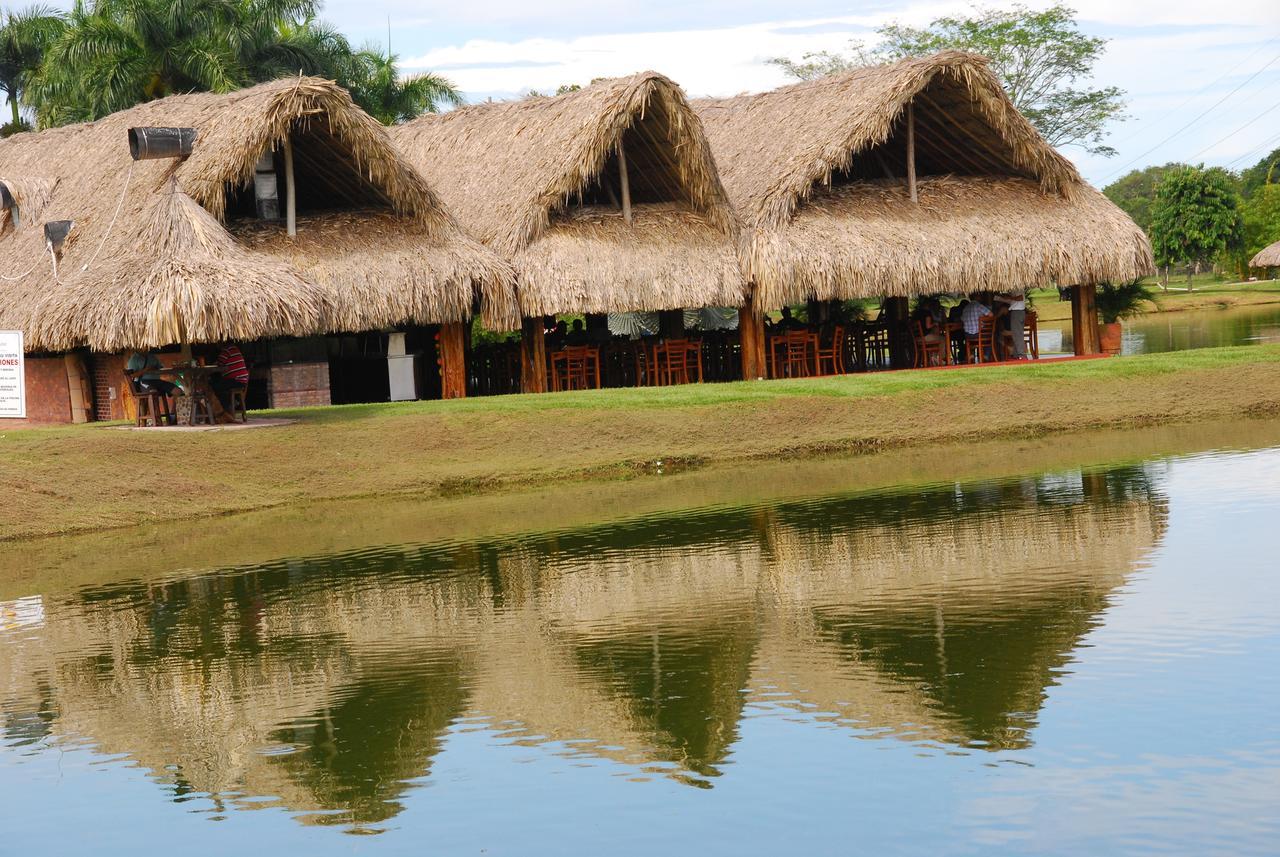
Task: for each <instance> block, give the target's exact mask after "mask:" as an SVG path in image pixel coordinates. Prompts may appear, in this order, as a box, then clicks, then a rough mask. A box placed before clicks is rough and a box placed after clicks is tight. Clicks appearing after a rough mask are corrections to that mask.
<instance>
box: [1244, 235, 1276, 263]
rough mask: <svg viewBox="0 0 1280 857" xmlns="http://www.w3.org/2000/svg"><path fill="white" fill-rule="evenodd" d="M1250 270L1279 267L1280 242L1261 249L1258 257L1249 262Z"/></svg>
mask: <svg viewBox="0 0 1280 857" xmlns="http://www.w3.org/2000/svg"><path fill="white" fill-rule="evenodd" d="M1249 267H1250V268H1275V267H1280V241H1277V242H1276V243H1274V244H1270V245H1268V246H1266V247H1263V248H1262V249H1261V250H1259V251H1258V255H1256V256H1254V257H1253V258H1252V259H1250V260H1249Z"/></svg>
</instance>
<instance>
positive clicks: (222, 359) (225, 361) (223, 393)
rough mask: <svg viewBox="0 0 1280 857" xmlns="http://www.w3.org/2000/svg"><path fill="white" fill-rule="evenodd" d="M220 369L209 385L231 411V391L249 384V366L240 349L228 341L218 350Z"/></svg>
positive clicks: (224, 406) (223, 404)
mask: <svg viewBox="0 0 1280 857" xmlns="http://www.w3.org/2000/svg"><path fill="white" fill-rule="evenodd" d="M218 370H219V373H218V374H217V375H214V376H213V377H212V378H211V379H210V380H209V385H210V386H211V387H213V391H214V392H215V393H217V394H218V400H219V401H220V402H222V407H223V408H225V409H226V410H227V411H230V410H231V391H232V390H243V389H244V388H245V387H247V386H249V366H248V364H246V363H245V362H244V355H243V354H241V353H240V349H239V348H238V347H236V346H235V345H232V344H230V343H228V344H226V345H224V346H222V350H221V351H219V352H218Z"/></svg>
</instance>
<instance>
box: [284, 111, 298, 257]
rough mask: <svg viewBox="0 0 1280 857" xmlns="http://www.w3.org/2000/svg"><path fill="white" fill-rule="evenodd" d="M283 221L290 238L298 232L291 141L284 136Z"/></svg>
mask: <svg viewBox="0 0 1280 857" xmlns="http://www.w3.org/2000/svg"><path fill="white" fill-rule="evenodd" d="M284 199H285V202H284V211H285V214H284V222H285V231H286V232H288V233H289V237H290V238H292V237H294V236H295V235H297V234H298V201H297V194H296V192H295V190H294V187H293V143H292V142H291V141H290V140H289V137H288V135H285V138H284Z"/></svg>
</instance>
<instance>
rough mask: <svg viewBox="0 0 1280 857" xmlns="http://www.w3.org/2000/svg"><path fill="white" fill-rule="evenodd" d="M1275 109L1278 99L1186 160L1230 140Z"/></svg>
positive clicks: (1278, 103)
mask: <svg viewBox="0 0 1280 857" xmlns="http://www.w3.org/2000/svg"><path fill="white" fill-rule="evenodd" d="M1277 109H1280V101H1277V102H1276V103H1275V104H1272V105H1271V106H1270V107H1268V108H1267V109H1266V110H1264V111H1262V112H1261V113H1259V114H1258V115H1257V116H1255V117H1253V118H1252V119H1250V120H1249V121H1248V122H1246V123H1244V124H1243V125H1241V126H1240V127H1239V128H1237V129H1236V130H1234V131H1232V132H1231V133H1230V134H1228V135H1227V136H1225V137H1223V138H1222V139H1221V140H1218V141H1216V142H1213V143H1210V144H1209V145H1207V146H1205V147H1204V148H1203V149H1201V150H1200V151H1198V152H1196V153H1195V154H1194V155H1192V156H1191V157H1189V158H1187V160H1188V161H1194V160H1195V159H1196V158H1198V157H1200V156H1201V155H1203V154H1204V153H1205V152H1207V151H1209V150H1210V149H1212V148H1213V147H1214V146H1217V145H1218V144H1219V143H1225V142H1227V141H1228V140H1230V139H1231V138H1232V137H1234V136H1235V135H1237V134H1239V133H1240V132H1241V131H1243V130H1244V129H1245V128H1248V127H1249V126H1250V125H1252V124H1253V123H1254V122H1257V121H1258V120H1259V119H1261V118H1262V117H1264V116H1266V115H1267V114H1268V113H1273V112H1275V111H1276V110H1277Z"/></svg>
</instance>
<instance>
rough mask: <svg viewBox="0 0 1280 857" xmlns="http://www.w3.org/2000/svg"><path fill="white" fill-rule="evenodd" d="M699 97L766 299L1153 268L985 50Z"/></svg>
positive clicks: (1066, 281)
mask: <svg viewBox="0 0 1280 857" xmlns="http://www.w3.org/2000/svg"><path fill="white" fill-rule="evenodd" d="M693 107H694V109H695V111H696V112H697V113H698V116H699V117H700V118H701V119H702V122H703V125H704V126H705V128H706V131H707V137H708V139H709V140H710V141H711V147H712V151H713V152H714V153H715V157H716V161H717V164H718V165H719V167H720V175H721V177H722V178H723V180H724V184H725V187H726V188H727V189H728V191H729V196H730V199H731V201H732V202H733V204H734V207H735V208H736V209H737V211H738V213H739V214H740V216H741V217H742V219H743V223H744V227H745V228H746V229H747V230H749V232H748V234H747V236H746V240H745V241H744V244H743V247H744V251H743V267H744V269H745V271H746V273H747V276H748V278H749V279H750V280H751V281H753V282H754V283H755V284H756V289H757V291H756V301H757V305H758V306H762V307H774V306H777V305H779V304H783V303H790V302H794V301H799V300H803V299H805V298H810V297H812V298H819V299H835V298H858V297H871V296H908V295H914V294H927V293H937V292H950V291H970V290H973V289H975V288H991V289H1020V288H1025V287H1032V286H1039V285H1047V284H1049V283H1057V284H1061V285H1073V284H1080V283H1097V282H1101V281H1108V280H1125V279H1130V278H1133V277H1137V276H1139V275H1142V274H1146V273H1148V272H1149V271H1150V270H1151V269H1152V260H1151V248H1150V245H1149V243H1148V241H1147V238H1146V236H1145V235H1144V234H1143V232H1142V230H1140V229H1139V228H1138V227H1137V226H1136V225H1135V224H1134V223H1133V221H1132V220H1130V219H1129V218H1128V217H1127V216H1126V215H1125V214H1124V213H1123V212H1122V211H1120V209H1118V208H1116V207H1115V206H1114V205H1113V204H1112V203H1111V202H1110V201H1108V200H1107V199H1106V198H1105V197H1103V196H1102V194H1100V193H1098V192H1097V191H1096V190H1094V189H1093V188H1091V187H1089V186H1088V185H1087V184H1086V183H1085V182H1084V180H1083V179H1081V177H1080V175H1079V173H1077V172H1076V169H1075V168H1074V167H1073V166H1072V165H1071V163H1070V162H1069V161H1067V160H1066V159H1065V158H1063V157H1062V156H1061V155H1060V154H1058V153H1057V152H1056V151H1055V150H1054V149H1053V147H1051V146H1050V145H1049V144H1048V143H1046V142H1045V141H1044V139H1043V138H1042V137H1041V136H1040V135H1039V133H1037V132H1036V130H1035V128H1033V127H1032V126H1031V124H1030V123H1029V122H1028V121H1027V120H1026V119H1025V118H1024V117H1023V116H1022V115H1021V114H1020V113H1019V112H1018V111H1017V109H1016V108H1015V107H1014V106H1013V104H1012V102H1010V101H1009V98H1008V96H1007V95H1006V94H1005V93H1004V90H1003V89H1002V88H1001V86H1000V83H999V81H998V80H997V79H996V77H995V75H994V74H993V73H992V71H991V69H990V68H989V67H988V65H987V63H986V61H985V60H984V59H982V58H981V57H978V56H974V55H972V54H966V53H960V52H955V51H948V52H944V53H939V54H935V55H933V56H930V57H926V58H922V59H910V60H904V61H901V62H897V63H893V64H889V65H881V66H873V67H868V68H862V69H858V70H855V71H851V72H848V73H845V74H840V75H833V76H830V77H826V78H822V79H820V80H814V81H808V82H804V83H798V84H794V85H792V86H786V87H782V88H780V89H776V90H773V91H771V92H765V93H760V94H756V95H740V96H736V97H733V98H721V99H702V100H698V101H694V102H693ZM909 124H910V125H911V126H912V127H911V129H910V130H911V134H910V136H911V137H912V138H913V140H912V144H913V148H914V162H915V170H916V172H917V174H918V176H919V179H918V184H917V187H918V203H913V202H912V200H911V198H910V193H909V191H908V186H907V178H906V177H907V175H908V160H909V159H908V157H907V151H908V140H907V137H908V125H909Z"/></svg>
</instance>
